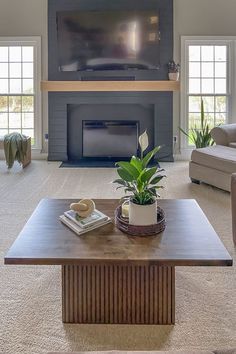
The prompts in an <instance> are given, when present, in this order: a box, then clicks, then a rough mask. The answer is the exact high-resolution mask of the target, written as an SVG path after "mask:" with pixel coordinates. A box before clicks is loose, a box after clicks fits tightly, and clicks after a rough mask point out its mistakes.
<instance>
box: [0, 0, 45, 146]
mask: <svg viewBox="0 0 236 354" xmlns="http://www.w3.org/2000/svg"><path fill="white" fill-rule="evenodd" d="M47 32H48V30H47V0H0V37H1V36H2V37H4V36H9V37H10V36H12V37H15V36H41V38H42V79H44V80H47V77H48V64H47V60H48V59H47V42H48V37H47V36H48V35H47ZM42 112H43V131H44V132H47V130H48V128H47V124H48V105H47V94H46V93H44V94H43V95H42ZM46 148H47V147H46V146H44V150H46Z"/></svg>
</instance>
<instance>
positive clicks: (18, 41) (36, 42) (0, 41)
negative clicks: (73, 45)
mask: <svg viewBox="0 0 236 354" xmlns="http://www.w3.org/2000/svg"><path fill="white" fill-rule="evenodd" d="M4 45H5V46H30V45H31V46H34V49H35V50H34V63H35V65H34V86H35V93H34V96H35V116H34V131H35V145H34V146H32V149H33V150H41V149H42V95H41V89H40V82H41V75H42V67H41V65H42V64H41V58H42V52H41V47H42V44H41V37H40V36H30V37H28V36H27V37H0V46H4Z"/></svg>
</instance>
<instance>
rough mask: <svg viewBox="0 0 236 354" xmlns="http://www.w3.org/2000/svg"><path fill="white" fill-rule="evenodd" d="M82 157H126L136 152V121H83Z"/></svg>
mask: <svg viewBox="0 0 236 354" xmlns="http://www.w3.org/2000/svg"><path fill="white" fill-rule="evenodd" d="M82 129H83V142H82V157H83V158H91V159H93V158H96V159H97V158H100V159H104V160H107V159H108V160H117V159H119V160H120V159H126V158H129V157H130V156H132V155H137V154H138V136H139V124H138V122H132V121H131V122H129V121H114V120H112V121H111V120H110V121H98V120H86V121H83V125H82Z"/></svg>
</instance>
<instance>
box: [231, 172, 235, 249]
mask: <svg viewBox="0 0 236 354" xmlns="http://www.w3.org/2000/svg"><path fill="white" fill-rule="evenodd" d="M231 209H232V231H233V241H234V244H235V245H236V173H233V174H232V177H231Z"/></svg>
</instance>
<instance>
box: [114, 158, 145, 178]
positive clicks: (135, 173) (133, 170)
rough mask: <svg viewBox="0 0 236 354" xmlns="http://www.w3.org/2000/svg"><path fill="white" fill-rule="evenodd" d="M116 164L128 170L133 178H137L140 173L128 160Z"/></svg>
mask: <svg viewBox="0 0 236 354" xmlns="http://www.w3.org/2000/svg"><path fill="white" fill-rule="evenodd" d="M116 165H118V166H119V167H121V168H123V169H124V170H126V171H127V172H128V173H129V174H130V175H131V176H133V179H137V178H138V177H139V175H140V173H139V171H138V170H137V168H136V167H134V166H133V165H131V163H130V162H128V161H119V162H117V163H116Z"/></svg>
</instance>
